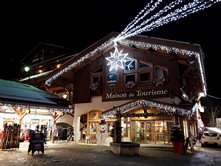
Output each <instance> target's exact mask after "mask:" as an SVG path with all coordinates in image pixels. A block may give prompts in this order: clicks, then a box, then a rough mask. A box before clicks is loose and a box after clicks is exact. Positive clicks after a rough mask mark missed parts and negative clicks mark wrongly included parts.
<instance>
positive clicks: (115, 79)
mask: <svg viewBox="0 0 221 166" xmlns="http://www.w3.org/2000/svg"><path fill="white" fill-rule="evenodd" d="M117 35H118V33H115V32H112V33H110V34H109V35H107V36H105V37H104V38H102V39H101V40H99V41H97V42H96V43H94V44H93V45H91V46H90V47H88V48H86V49H85V50H83V51H82V52H80V53H79V54H77V55H76V56H74V57H73V58H71V59H70V60H68V61H67V62H65V63H63V64H62V66H61V67H60V68H58V69H55V70H54V71H52V72H51V73H50V74H49V75H47V76H46V81H45V85H46V86H48V88H49V89H50V88H56V87H57V88H58V87H67V86H69V87H72V89H70V91H71V92H73V94H72V96H71V100H72V101H71V102H72V103H73V107H74V124H73V126H74V127H75V137H76V138H75V140H76V141H77V142H78V141H79V140H80V139H81V133H80V132H79V131H80V129H81V128H82V126H83V124H85V123H86V124H87V126H88V127H89V126H90V124H89V123H90V121H89V120H87V121H86V122H85V121H84V122H82V121H81V118H80V117H81V116H83V115H87V116H89V113H90V112H91V111H94V110H97V112H103V113H105V114H106V115H111V112H113V114H114V113H116V110H117V109H118V110H121V111H122V112H121V113H125V112H128V113H134V112H136V113H139V112H140V111H142V112H145V111H147V113H149V112H152V111H155V112H156V110H161V111H162V112H170V111H171V110H175V111H174V112H176V111H177V110H180V112H181V113H182V115H183V116H182V118H180V119H179V120H181V121H179V123H182V125H184V127H185V128H186V130H188V128H189V126H188V118H189V117H188V116H191V115H193V114H196V112H198V109H197V106H196V105H197V103H198V102H199V99H200V95H199V93H203V94H205V93H206V81H205V74H204V66H203V60H204V55H203V51H202V50H201V47H200V45H197V44H191V43H185V42H179V41H172V40H165V39H159V38H152V37H147V36H135V37H131V38H129V39H126V40H123V41H118V42H117V46H116V45H115V44H116V43H114V42H113V40H112V39H114V38H115V37H116V36H117ZM104 43H105V44H104ZM116 49H118V52H120V53H122V54H127V57H125V59H124V61H123V62H122V64H123V65H124V66H123V69H121V68H120V69H117V70H115V69H113V70H111V71H110V67H111V66H110V65H108V61H107V59H108V57H110V56H111V55H113V54H114V52H115V51H116ZM139 100H140V101H143V102H144V103H147V104H146V105H144V104H140V105H139V104H138V105H136V106H133V102H134V101H139ZM140 101H139V102H140ZM126 103H128V104H127V105H125V104H126ZM150 103H152V104H154V105H150ZM124 105H125V107H126V106H127V107H128V105H129V107H128V108H127V109H125V107H124V108H123V106H124ZM144 106H145V107H147V108H146V109H144V108H143V107H144ZM169 108H171V109H169ZM113 116H114V115H113ZM99 118H101V117H99ZM196 120H198V119H196ZM106 121H109V122H110V125H111V122H113V121H114V118H113V119H112V120H110V119H106ZM137 121H140V122H141V123H142V124H144V122H143V121H145V124H146V125H147V126H148V125H152V124H151V123H150V124H149V122H151V121H156V124H155V123H154V125H157V121H161V122H162V125H163V124H166V123H170V122H171V123H175V121H176V119H175V118H174V117H167V116H161V117H159V116H156V117H154V118H153V117H152V118H151V117H142V118H130V119H129V121H128V122H129V124H130V126H131V125H132V124H134V126H133V127H132V126H131V127H130V128H128V130H127V131H126V133H127V132H128V133H129V134H128V135H127V136H126V137H127V138H126V140H128V141H132V139H133V136H132V135H133V133H134V131H135V130H136V129H134V127H135V126H136V125H135V123H137ZM147 122H148V123H147ZM96 123H98V122H96ZM126 124H128V123H126ZM170 125H171V124H167V127H165V126H164V125H163V126H164V127H163V128H164V132H165V130H166V128H167V129H168V130H169V128H168V127H170ZM96 126H98V125H97V124H96ZM196 127H197V126H196ZM133 129H134V130H133ZM87 130H88V131H89V128H88V129H87ZM152 134H153V133H152ZM167 134H168V131H167ZM155 136H156V135H155ZM168 139H169V138H168V137H167V140H168ZM165 140H166V139H164V142H165Z"/></svg>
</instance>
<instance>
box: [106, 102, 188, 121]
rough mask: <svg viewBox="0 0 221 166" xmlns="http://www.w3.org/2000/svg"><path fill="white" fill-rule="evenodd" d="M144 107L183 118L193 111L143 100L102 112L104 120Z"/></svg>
mask: <svg viewBox="0 0 221 166" xmlns="http://www.w3.org/2000/svg"><path fill="white" fill-rule="evenodd" d="M143 106H147V107H149V108H154V109H157V110H164V111H166V112H171V113H173V112H176V113H179V115H182V116H190V115H191V113H192V110H191V109H185V108H182V107H178V106H174V105H171V104H168V103H163V102H159V101H153V100H146V99H143V100H134V101H131V102H128V103H125V104H122V105H120V106H115V107H113V108H111V109H109V110H106V111H104V112H102V116H103V118H108V117H112V116H113V115H115V114H116V113H117V112H120V113H121V114H124V113H126V112H129V111H130V110H132V109H136V108H139V107H143Z"/></svg>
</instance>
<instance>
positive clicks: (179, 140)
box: [170, 125, 184, 153]
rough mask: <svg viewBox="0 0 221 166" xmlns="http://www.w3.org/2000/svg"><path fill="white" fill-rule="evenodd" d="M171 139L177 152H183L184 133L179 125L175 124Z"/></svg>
mask: <svg viewBox="0 0 221 166" xmlns="http://www.w3.org/2000/svg"><path fill="white" fill-rule="evenodd" d="M170 141H171V142H172V144H173V149H174V152H175V153H182V152H183V146H184V134H183V131H182V129H181V127H180V126H179V125H176V126H173V127H172V129H171V132H170Z"/></svg>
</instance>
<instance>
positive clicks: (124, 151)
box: [110, 142, 140, 156]
mask: <svg viewBox="0 0 221 166" xmlns="http://www.w3.org/2000/svg"><path fill="white" fill-rule="evenodd" d="M110 150H111V151H112V153H114V154H118V155H123V156H135V155H139V153H140V144H138V143H134V142H120V143H116V142H110Z"/></svg>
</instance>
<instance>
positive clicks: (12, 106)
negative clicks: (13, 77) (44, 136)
mask: <svg viewBox="0 0 221 166" xmlns="http://www.w3.org/2000/svg"><path fill="white" fill-rule="evenodd" d="M72 113H73V109H72V105H71V103H70V102H68V101H67V100H66V99H64V98H61V97H59V96H57V95H54V94H51V93H49V92H46V91H43V90H41V89H38V88H36V87H34V86H32V85H27V84H22V83H18V82H15V81H9V80H2V79H0V136H1V137H0V147H1V146H2V142H3V141H2V137H3V136H4V135H3V136H2V132H3V131H4V129H5V128H4V126H5V124H7V125H10V126H11V127H13V126H17V124H18V125H19V126H20V127H19V129H22V130H25V129H33V130H35V129H36V126H41V125H45V126H46V128H47V131H48V133H49V134H50V131H51V130H52V127H53V125H54V123H55V122H56V120H57V119H58V118H59V117H60V116H63V114H72ZM15 124H16V125H15ZM17 134H18V133H17ZM5 136H7V135H5ZM13 136H14V135H13ZM48 136H50V135H48ZM16 137H17V136H16ZM7 139H12V137H10V138H7ZM16 139H18V137H17V138H16ZM5 140H6V139H5ZM12 140H13V139H12ZM12 142H13V141H12ZM12 142H10V143H12Z"/></svg>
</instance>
